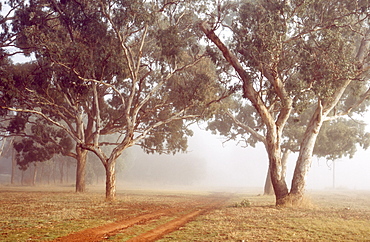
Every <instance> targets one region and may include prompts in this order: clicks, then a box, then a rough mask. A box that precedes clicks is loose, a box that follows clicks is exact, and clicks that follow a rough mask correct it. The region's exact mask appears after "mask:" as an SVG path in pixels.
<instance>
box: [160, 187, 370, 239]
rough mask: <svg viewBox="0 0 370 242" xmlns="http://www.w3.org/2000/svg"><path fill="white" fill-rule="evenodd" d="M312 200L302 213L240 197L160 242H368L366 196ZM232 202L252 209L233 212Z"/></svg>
mask: <svg viewBox="0 0 370 242" xmlns="http://www.w3.org/2000/svg"><path fill="white" fill-rule="evenodd" d="M310 197H311V199H309V200H306V202H305V204H304V205H305V206H303V207H300V208H293V207H284V208H279V207H275V206H274V205H273V204H274V201H273V197H265V196H251V195H248V196H245V195H244V196H240V197H239V198H235V199H233V200H232V201H230V204H229V205H228V206H225V207H223V208H222V209H218V210H215V211H213V212H211V213H209V214H207V215H203V216H200V217H198V218H197V219H196V220H195V221H193V222H190V223H189V224H187V225H186V226H185V227H183V228H182V229H180V230H179V231H175V232H173V233H171V234H169V235H167V236H166V237H165V238H163V239H162V240H160V241H370V207H369V206H367V207H366V206H365V205H366V204H367V203H369V202H370V195H366V196H365V195H364V197H366V198H368V199H369V200H366V199H360V200H358V199H356V196H355V195H353V194H352V195H351V194H348V195H346V196H344V197H343V196H338V194H311V195H310ZM364 197H362V198H364ZM338 198H341V199H339V200H338ZM235 200H239V202H241V201H246V200H247V201H250V205H249V206H235ZM310 200H312V202H309V201H310ZM364 202H366V204H364ZM312 204H315V206H313V205H312Z"/></svg>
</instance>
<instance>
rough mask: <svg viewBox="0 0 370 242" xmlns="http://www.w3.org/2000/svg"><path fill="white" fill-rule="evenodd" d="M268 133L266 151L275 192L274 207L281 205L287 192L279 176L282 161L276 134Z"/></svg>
mask: <svg viewBox="0 0 370 242" xmlns="http://www.w3.org/2000/svg"><path fill="white" fill-rule="evenodd" d="M270 132H271V131H268V132H267V135H266V141H267V142H266V143H267V144H266V149H267V154H268V157H269V170H270V176H271V182H272V186H273V188H274V192H275V198H276V205H283V204H284V203H285V199H286V197H287V196H288V194H289V191H288V186H287V184H286V182H285V179H284V177H283V176H282V175H281V172H282V159H281V150H280V145H279V142H278V141H277V138H276V137H277V136H276V134H274V133H270Z"/></svg>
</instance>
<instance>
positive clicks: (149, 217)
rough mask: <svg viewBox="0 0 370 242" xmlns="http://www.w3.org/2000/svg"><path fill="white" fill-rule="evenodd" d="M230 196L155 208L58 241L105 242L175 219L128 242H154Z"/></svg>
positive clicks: (199, 198)
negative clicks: (163, 219)
mask: <svg viewBox="0 0 370 242" xmlns="http://www.w3.org/2000/svg"><path fill="white" fill-rule="evenodd" d="M230 197H231V196H230V194H226V193H222V194H220V193H219V194H212V195H209V196H201V197H196V199H194V200H191V201H190V202H187V203H184V204H181V205H180V206H174V207H172V208H170V209H161V210H156V208H154V206H153V207H152V208H149V209H150V210H152V212H150V213H146V214H142V215H139V216H136V217H132V218H128V219H125V220H121V221H118V222H114V223H109V224H105V225H102V226H99V227H96V228H89V229H86V230H83V231H79V232H76V233H72V234H70V235H67V236H64V237H61V238H57V239H55V240H54V241H55V242H61V241H62V242H70V241H72V242H83V241H102V240H104V239H109V238H110V237H112V236H114V235H115V234H117V233H118V232H120V233H122V230H123V229H126V228H128V227H131V226H135V225H137V224H146V225H148V224H150V223H152V222H154V219H157V218H159V217H161V216H174V219H172V220H171V221H169V222H167V223H165V224H161V225H159V226H157V227H155V228H154V229H152V230H150V231H147V232H145V233H142V234H140V235H138V236H135V237H133V238H131V239H129V240H127V241H131V242H132V241H155V240H157V239H159V238H161V237H163V236H164V235H166V234H169V233H171V232H173V231H175V230H177V229H178V228H180V227H181V226H183V225H185V224H186V223H188V222H189V221H191V220H193V219H194V218H195V217H196V216H199V215H201V214H204V213H206V212H209V211H211V210H213V209H216V208H218V207H219V206H221V205H222V204H223V203H224V202H225V201H226V200H227V199H228V198H230Z"/></svg>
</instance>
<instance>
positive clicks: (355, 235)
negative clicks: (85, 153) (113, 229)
mask: <svg viewBox="0 0 370 242" xmlns="http://www.w3.org/2000/svg"><path fill="white" fill-rule="evenodd" d="M22 189H23V188H10V187H7V188H6V189H4V187H0V240H1V241H47V240H52V239H55V238H57V237H60V236H64V235H67V234H69V233H72V232H75V231H80V230H83V229H85V228H91V227H97V226H100V225H103V224H106V223H110V222H113V221H117V220H122V219H125V218H129V217H134V216H136V215H138V214H142V213H146V212H150V211H152V210H157V209H165V208H171V207H174V206H181V204H184V203H186V202H189V201H191V200H192V199H193V198H195V197H197V196H199V195H202V194H200V193H199V192H197V193H194V194H192V193H191V192H186V193H180V192H178V193H176V192H171V193H166V192H159V193H156V192H144V191H140V192H133V191H130V192H128V193H119V194H118V195H117V202H114V203H105V202H104V194H103V192H101V191H100V192H89V193H86V194H76V193H74V192H73V191H71V190H60V191H53V192H50V191H47V189H48V188H45V189H44V188H43V190H39V191H37V188H36V190H34V191H25V190H22ZM12 190H13V191H12ZM206 194H207V193H203V195H206ZM308 201H309V202H307V203H306V206H304V207H301V208H278V207H275V206H274V198H273V197H269V196H257V195H254V194H252V193H244V194H238V195H235V196H234V197H232V198H231V199H230V200H229V201H228V202H227V204H225V205H224V206H223V207H222V208H219V209H216V210H213V211H211V212H210V213H207V214H204V215H201V216H199V217H197V218H196V219H195V220H194V221H191V222H189V223H188V224H187V225H186V226H184V227H182V228H181V229H180V230H178V231H175V232H172V233H170V234H168V235H166V236H165V237H164V238H162V239H161V240H159V241H162V242H163V241H370V192H367V193H361V192H353V191H331V192H312V193H310V194H309V199H308ZM174 218H175V217H172V216H164V217H161V218H158V219H155V220H153V221H152V223H146V224H141V225H137V226H134V227H131V228H128V229H125V230H122V231H119V232H118V233H117V234H116V235H112V236H111V237H110V238H109V241H125V240H127V239H129V238H131V237H133V236H135V235H138V234H140V233H142V232H145V231H149V230H150V229H153V228H155V227H156V226H159V225H160V224H163V223H166V222H168V221H170V220H172V219H174Z"/></svg>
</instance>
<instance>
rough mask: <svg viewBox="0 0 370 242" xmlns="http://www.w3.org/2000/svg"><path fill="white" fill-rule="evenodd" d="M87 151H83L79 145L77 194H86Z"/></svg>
mask: <svg viewBox="0 0 370 242" xmlns="http://www.w3.org/2000/svg"><path fill="white" fill-rule="evenodd" d="M87 152H88V151H87V150H85V149H82V148H81V147H80V146H78V145H77V147H76V153H77V169H76V192H85V191H86V183H85V173H86V172H85V171H86V159H87Z"/></svg>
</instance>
